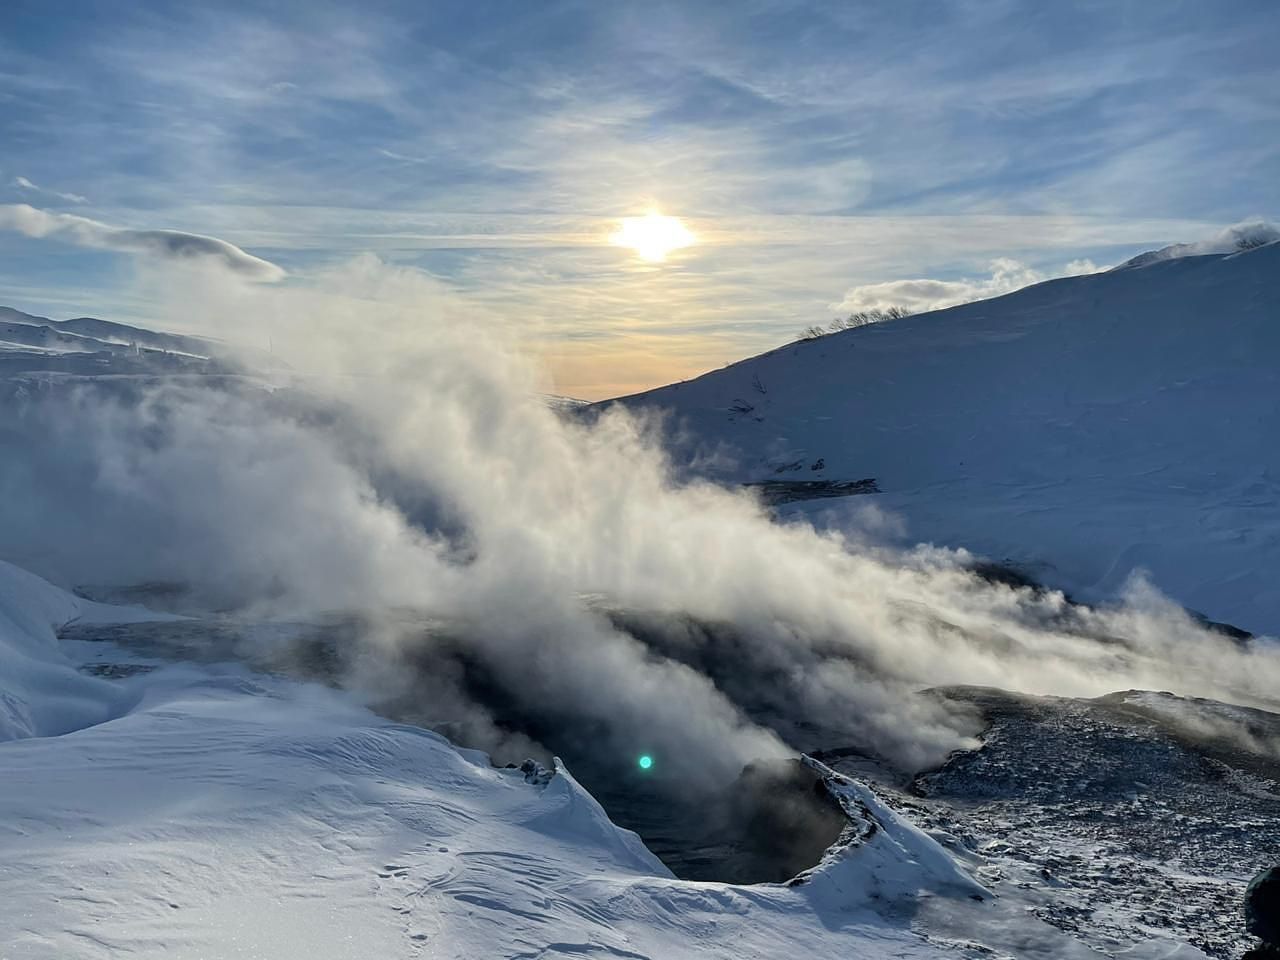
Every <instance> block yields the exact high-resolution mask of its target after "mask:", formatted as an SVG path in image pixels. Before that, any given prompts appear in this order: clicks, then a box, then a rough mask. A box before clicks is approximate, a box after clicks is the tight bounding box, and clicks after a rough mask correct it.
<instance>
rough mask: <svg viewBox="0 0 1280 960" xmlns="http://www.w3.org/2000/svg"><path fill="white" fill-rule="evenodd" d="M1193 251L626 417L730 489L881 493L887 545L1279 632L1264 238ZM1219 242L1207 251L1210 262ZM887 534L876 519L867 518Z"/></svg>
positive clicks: (856, 336) (1032, 290)
mask: <svg viewBox="0 0 1280 960" xmlns="http://www.w3.org/2000/svg"><path fill="white" fill-rule="evenodd" d="M1201 249H1202V248H1201V247H1194V248H1187V249H1181V248H1179V249H1173V248H1171V249H1170V250H1167V251H1164V252H1162V254H1160V255H1158V256H1153V257H1149V258H1146V259H1143V258H1138V259H1137V260H1136V261H1133V262H1131V264H1130V265H1128V266H1127V268H1126V269H1121V270H1114V271H1110V272H1107V273H1098V274H1092V275H1087V276H1080V277H1068V278H1064V279H1060V280H1052V281H1049V282H1047V283H1042V284H1039V285H1036V286H1033V287H1028V288H1026V289H1023V290H1020V291H1017V292H1016V293H1012V294H1009V295H1007V296H1003V297H998V298H995V299H992V300H986V301H981V302H975V303H969V304H965V305H963V306H958V307H953V308H951V309H947V310H940V311H937V312H934V313H929V314H923V315H919V316H913V317H909V318H906V319H901V320H894V321H890V322H885V323H880V324H875V325H873V326H867V327H862V328H858V329H853V330H848V331H845V332H842V333H837V334H831V335H827V336H823V337H821V338H818V339H815V340H802V341H800V342H797V343H793V344H789V345H787V346H785V347H782V348H780V349H777V350H774V351H771V352H769V353H766V354H762V355H761V356H758V357H754V358H751V359H749V360H744V361H742V362H740V363H736V364H733V365H732V366H729V367H726V368H724V369H722V370H717V371H714V372H711V373H708V374H706V375H704V376H702V377H699V378H697V379H695V380H691V381H688V382H684V383H677V384H672V385H670V386H667V387H663V388H661V389H657V390H653V391H650V392H648V393H643V394H639V395H636V396H632V397H626V398H622V399H621V400H619V401H616V402H619V403H622V404H625V405H626V406H628V407H630V408H634V409H640V408H658V409H661V410H665V411H668V412H669V414H670V424H671V428H672V429H671V433H672V435H673V436H674V437H678V438H679V441H678V442H677V443H674V444H673V450H674V451H675V454H674V455H675V456H676V457H677V459H683V460H685V461H686V462H691V463H692V462H696V463H697V464H698V468H699V469H700V470H704V471H706V472H709V473H711V474H712V475H713V476H716V477H718V478H720V479H723V480H727V481H736V482H753V481H754V482H760V481H806V482H807V481H851V480H860V479H865V478H874V479H875V480H876V483H877V485H878V488H879V490H880V491H882V493H881V494H880V495H879V496H878V497H874V498H870V499H868V498H863V497H858V498H851V499H847V500H833V499H823V500H815V501H813V502H812V503H810V504H808V505H807V506H804V507H799V508H798V509H801V510H805V511H806V512H809V513H810V514H812V515H814V516H815V517H822V518H825V519H826V520H827V521H829V522H832V523H834V524H836V525H840V524H844V523H848V522H851V521H852V520H853V519H855V518H856V517H857V514H858V511H859V510H860V509H861V508H863V507H865V505H866V504H867V503H868V502H874V503H875V504H876V505H877V506H879V507H881V508H883V509H885V510H887V511H889V512H891V513H893V514H896V515H897V516H898V517H900V518H902V519H903V520H904V521H905V526H906V530H905V533H904V537H905V538H906V539H909V540H911V541H912V542H914V541H920V540H925V541H932V542H935V543H939V544H946V545H949V546H965V547H968V548H970V549H972V550H974V551H976V552H978V553H980V554H983V555H986V556H988V557H990V558H991V559H993V560H996V561H1012V562H1013V563H1015V564H1017V565H1020V566H1022V567H1024V568H1025V569H1026V570H1027V572H1029V573H1031V574H1032V575H1033V576H1035V577H1037V578H1040V579H1042V580H1044V581H1047V582H1049V583H1052V584H1053V585H1055V586H1061V587H1065V588H1068V589H1071V590H1073V591H1076V592H1077V593H1078V594H1080V595H1081V596H1083V597H1085V598H1090V599H1093V598H1100V597H1107V596H1110V595H1112V594H1113V593H1114V592H1115V591H1116V590H1117V589H1118V588H1119V587H1120V586H1121V585H1122V584H1123V582H1124V581H1125V580H1126V579H1127V578H1128V577H1129V576H1130V575H1131V574H1132V573H1133V572H1134V571H1137V570H1140V569H1145V570H1147V571H1149V572H1150V574H1151V576H1152V578H1153V579H1154V581H1155V583H1156V584H1157V585H1158V586H1159V587H1160V588H1161V589H1162V590H1164V591H1165V592H1167V593H1169V594H1170V595H1171V596H1173V597H1174V598H1175V599H1177V600H1179V601H1180V602H1181V603H1183V604H1185V605H1186V606H1188V607H1190V608H1192V609H1195V610H1197V611H1200V612H1202V613H1204V614H1206V615H1207V616H1209V617H1210V618H1212V619H1215V620H1223V621H1229V622H1232V623H1235V624H1238V625H1240V626H1242V627H1245V628H1247V629H1250V630H1254V631H1262V632H1278V631H1280V590H1277V589H1276V571H1277V570H1280V510H1278V509H1277V505H1278V504H1280V444H1278V443H1277V442H1276V440H1277V438H1280V369H1278V368H1277V364H1276V358H1277V357H1280V243H1277V242H1274V241H1272V242H1269V243H1264V244H1262V245H1256V246H1253V247H1251V248H1249V249H1245V250H1243V251H1242V252H1234V253H1229V254H1222V253H1218V254H1201V255H1188V250H1191V251H1192V252H1199V251H1200V250H1201ZM1214 249H1216V248H1214ZM881 529H882V530H883V529H884V527H883V525H882V526H881Z"/></svg>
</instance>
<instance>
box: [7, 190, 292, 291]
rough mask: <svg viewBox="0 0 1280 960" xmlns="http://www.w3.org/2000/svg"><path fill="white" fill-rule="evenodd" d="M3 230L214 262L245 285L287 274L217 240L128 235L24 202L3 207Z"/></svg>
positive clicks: (175, 234) (167, 233) (160, 233)
mask: <svg viewBox="0 0 1280 960" xmlns="http://www.w3.org/2000/svg"><path fill="white" fill-rule="evenodd" d="M0 229H3V230H14V231H17V232H18V233H22V234H25V235H26V236H28V237H59V238H62V239H65V240H67V241H68V242H70V243H74V244H76V245H78V246H81V247H91V248H94V249H98V250H117V251H120V252H123V253H132V254H140V255H143V256H147V257H152V258H157V259H160V260H171V261H193V260H196V261H202V262H208V263H214V264H216V265H218V266H220V267H222V268H224V269H226V270H228V271H230V272H231V273H233V274H236V275H237V276H240V277H243V278H245V279H247V280H255V281H259V282H264V283H274V282H275V281H277V280H282V279H283V278H284V276H285V272H284V270H282V269H281V268H280V267H278V266H276V265H275V264H274V263H271V262H270V261H267V260H263V259H262V258H260V257H255V256H254V255H253V254H251V253H246V252H245V251H244V250H241V249H240V248H239V247H237V246H236V245H235V244H231V243H227V241H225V240H219V239H217V238H216V237H205V236H201V235H200V234H197V233H182V232H180V231H177V230H129V229H126V228H123V227H112V226H108V225H107V224H105V223H99V222H98V221H97V220H90V219H89V218H88V217H80V216H76V215H74V214H70V213H51V212H49V211H47V210H40V209H37V208H36V207H32V206H30V205H28V204H25V203H9V204H0Z"/></svg>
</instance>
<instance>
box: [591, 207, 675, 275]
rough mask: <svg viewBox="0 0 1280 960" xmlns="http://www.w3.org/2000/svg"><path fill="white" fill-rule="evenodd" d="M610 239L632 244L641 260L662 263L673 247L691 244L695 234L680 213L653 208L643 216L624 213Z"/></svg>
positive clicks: (622, 244) (622, 243) (623, 243)
mask: <svg viewBox="0 0 1280 960" xmlns="http://www.w3.org/2000/svg"><path fill="white" fill-rule="evenodd" d="M609 240H610V242H611V243H613V244H616V245H617V246H619V247H630V248H631V249H632V250H634V251H635V252H636V253H637V254H639V256H640V258H641V259H642V260H648V261H650V262H651V263H661V262H662V261H663V260H665V259H667V254H669V253H670V252H671V251H672V250H679V249H681V248H682V247H687V246H690V245H691V244H692V243H693V242H694V236H693V234H692V233H690V232H689V228H688V227H686V226H685V225H684V222H683V221H682V220H681V219H680V218H679V217H666V216H663V215H662V214H661V213H659V212H658V211H657V210H650V211H649V212H648V213H646V214H645V215H644V216H643V217H623V218H622V223H621V224H620V225H619V227H618V230H617V232H616V233H614V235H613V236H612V237H610V238H609Z"/></svg>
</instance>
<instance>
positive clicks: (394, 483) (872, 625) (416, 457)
mask: <svg viewBox="0 0 1280 960" xmlns="http://www.w3.org/2000/svg"><path fill="white" fill-rule="evenodd" d="M182 277H183V279H182V281H181V283H178V282H176V281H175V280H174V279H173V275H172V274H170V275H168V276H167V277H166V279H164V280H163V281H154V282H155V284H156V286H155V288H154V289H153V291H152V292H153V293H157V292H158V293H159V294H160V295H161V296H163V297H164V298H166V302H167V303H168V307H167V309H168V310H169V315H170V316H171V318H172V321H171V324H170V325H171V326H173V327H174V328H179V327H181V328H183V329H189V330H192V331H196V332H201V333H204V334H206V335H209V336H214V337H217V338H219V339H221V340H223V341H225V342H226V343H228V344H230V345H232V347H237V346H238V347H241V348H243V349H244V355H245V356H253V357H255V359H254V360H253V365H254V366H255V367H256V370H250V371H247V372H246V373H245V375H243V376H237V377H221V378H216V379H215V378H199V379H189V380H178V379H174V378H170V379H168V380H153V381H146V380H143V381H128V382H112V381H103V382H83V383H80V384H74V383H58V384H56V385H54V386H52V387H47V385H46V387H47V388H42V389H34V388H31V387H29V386H28V387H24V388H23V390H22V391H21V398H19V397H18V396H16V395H15V397H13V398H10V399H7V400H6V403H7V404H11V405H12V409H13V410H14V411H15V414H14V416H12V417H11V418H10V422H9V423H8V424H7V425H6V426H5V427H3V428H0V445H2V447H0V456H3V460H2V461H0V490H2V491H3V494H4V496H3V502H2V503H0V550H3V551H4V553H5V555H6V556H10V557H12V558H13V559H15V560H19V562H26V563H28V564H29V565H32V566H34V567H35V568H36V569H37V570H39V571H40V572H44V573H47V574H52V575H54V576H56V577H58V578H60V579H62V580H63V581H64V582H65V581H70V582H73V583H99V584H101V583H107V582H114V583H140V582H145V581H157V580H165V581H174V580H176V581H181V582H184V583H186V584H189V585H192V587H193V588H194V589H195V590H197V591H198V594H197V599H198V600H199V601H200V602H201V603H203V604H204V605H205V606H206V607H208V608H210V609H238V610H242V611H244V610H248V611H254V612H255V613H258V614H265V613H271V614H288V615H291V616H307V615H318V614H321V613H331V612H335V611H349V612H359V613H360V614H361V616H362V619H361V621H360V622H361V623H362V624H363V627H362V629H361V630H360V632H359V635H358V636H356V637H354V638H353V639H352V641H351V642H352V643H354V644H358V645H359V647H360V656H358V657H353V658H351V660H350V669H351V670H352V671H353V683H354V684H355V685H356V686H358V687H359V686H363V687H365V688H366V689H369V688H373V687H377V686H380V685H388V686H394V685H395V684H396V683H398V682H400V680H398V679H397V676H398V673H399V671H398V665H399V664H403V663H404V662H405V657H406V656H414V655H416V654H419V653H422V652H423V650H424V649H425V648H429V647H431V646H432V645H433V644H436V645H440V644H445V643H446V641H445V640H444V639H441V638H442V637H447V638H448V639H447V645H448V652H449V657H448V658H445V657H441V658H438V659H435V660H429V661H428V662H430V663H434V664H435V665H436V666H437V667H438V668H439V669H438V670H436V671H435V673H433V675H432V676H431V678H430V683H429V684H428V685H427V686H426V687H419V688H418V689H419V695H421V696H424V697H425V698H426V699H429V700H430V701H431V703H429V704H427V705H425V706H424V709H425V710H426V711H427V712H428V713H431V714H432V715H433V716H435V717H436V718H437V719H439V720H440V721H442V722H444V721H450V722H456V723H459V724H463V725H464V726H465V728H466V729H468V730H469V731H471V737H472V739H478V740H479V741H481V742H479V743H476V744H475V745H479V746H486V747H490V748H494V749H498V748H502V747H504V746H506V745H509V741H507V740H506V739H505V738H508V737H510V736H512V735H513V732H512V731H511V730H504V729H503V723H502V721H501V718H495V717H494V716H491V715H490V713H489V711H488V710H487V709H486V707H485V706H484V705H483V704H482V703H480V702H479V700H478V698H477V697H476V696H475V694H474V690H473V689H472V687H471V686H470V685H469V681H468V678H467V670H468V665H469V666H470V668H471V669H473V670H474V671H478V672H479V673H482V674H483V676H484V677H485V682H486V683H487V684H490V685H496V686H497V688H499V689H500V690H501V691H502V694H503V696H504V697H506V698H508V699H510V700H511V702H512V703H513V704H514V705H515V707H516V709H523V710H534V709H538V708H539V707H540V706H542V707H546V708H554V710H556V711H558V712H559V713H560V714H561V715H563V716H565V717H567V718H569V719H570V720H571V721H572V722H575V723H578V724H580V725H581V726H582V728H583V729H584V730H589V731H591V732H592V735H598V736H599V737H600V738H601V739H602V741H603V742H606V743H609V744H614V745H617V746H618V747H619V748H620V749H628V748H629V747H630V746H632V745H641V744H642V745H643V747H644V749H646V750H651V751H653V752H655V753H657V754H659V755H661V756H662V757H663V758H664V761H663V762H664V763H665V764H666V765H667V766H668V767H673V766H674V767H678V768H679V769H680V770H681V771H682V772H684V773H686V774H688V775H691V776H692V775H695V774H696V775H698V776H701V777H703V778H705V779H707V780H709V781H717V782H722V781H724V780H725V779H727V778H729V777H732V776H733V775H735V774H736V773H737V772H738V770H740V769H741V767H742V766H743V764H744V763H746V762H748V761H751V760H754V759H757V758H769V757H778V756H785V755H788V754H790V753H792V752H793V751H794V749H795V748H797V747H800V746H804V745H805V743H804V742H803V741H804V739H805V737H806V736H811V735H812V733H811V732H812V731H813V730H822V731H829V732H831V734H832V735H833V736H839V737H843V738H845V741H847V742H855V743H858V744H860V745H862V746H863V747H865V748H868V749H871V750H875V751H877V752H879V753H880V754H882V755H884V756H886V757H888V758H890V759H892V760H893V761H895V762H897V763H899V764H901V765H902V766H904V767H906V768H918V767H921V766H923V765H926V764H928V763H931V762H935V761H937V760H938V759H940V758H941V757H943V756H945V754H946V753H947V752H948V751H950V750H953V749H956V748H958V747H961V746H964V745H966V744H970V743H972V739H971V738H972V735H973V733H974V727H973V721H972V718H971V717H970V716H969V715H968V714H967V713H966V712H965V711H964V710H963V709H962V708H961V707H959V706H955V705H951V704H949V703H948V702H947V701H945V700H941V699H938V698H932V697H924V696H920V695H919V692H918V691H920V689H921V688H923V687H926V686H931V685H940V684H953V683H970V684H986V685H993V686H999V687H1003V688H1007V689H1013V690H1021V691H1026V692H1031V693H1047V694H1062V695H1099V694H1103V693H1107V692H1110V691H1114V690H1117V689H1124V688H1155V689H1167V690H1172V691H1175V692H1179V693H1186V694H1195V695H1202V696H1209V697H1214V698H1219V699H1224V700H1230V701H1235V702H1240V703H1262V702H1266V701H1267V700H1268V698H1270V697H1273V696H1274V691H1276V690H1277V689H1280V654H1277V652H1276V648H1275V647H1274V646H1273V645H1268V644H1265V643H1253V644H1240V643H1237V642H1235V641H1233V640H1230V639H1228V638H1226V637H1223V636H1221V635H1219V634H1216V633H1212V632H1209V631H1207V630H1205V629H1203V628H1202V627H1200V626H1199V625H1198V624H1196V623H1195V622H1194V621H1193V620H1192V619H1191V618H1190V617H1189V616H1187V615H1186V614H1185V613H1184V612H1183V611H1181V610H1180V609H1179V608H1178V607H1176V606H1175V605H1174V604H1172V603H1170V602H1168V601H1167V600H1164V599H1163V598H1162V597H1161V596H1160V595H1159V594H1158V593H1157V592H1156V591H1155V590H1154V589H1153V588H1151V587H1149V586H1147V585H1145V584H1141V583H1138V584H1135V585H1134V588H1133V589H1132V590H1131V591H1130V594H1129V595H1128V597H1127V598H1125V602H1124V603H1123V604H1121V605H1117V606H1116V607H1114V608H1108V609H1093V610H1088V609H1081V608H1077V607H1073V606H1072V605H1070V604H1069V603H1067V601H1066V600H1065V599H1064V598H1063V597H1062V596H1061V595H1060V594H1056V593H1053V592H1045V591H1034V590H1030V589H1014V588H1011V587H1008V586H1004V585H999V584H991V583H988V582H986V581H984V580H982V579H980V578H978V577H976V576H975V575H974V574H973V573H971V572H970V570H969V569H968V560H969V558H968V557H967V556H965V555H964V554H962V553H957V552H953V551H947V550H941V549H933V548H927V549H926V548H921V549H918V550H916V551H913V552H910V553H905V554H904V553H900V552H893V551H890V550H888V549H885V548H879V547H876V546H874V545H870V544H867V543H865V542H863V541H861V540H855V539H853V538H851V537H848V538H847V537H842V536H841V535H840V534H839V533H837V532H818V531H815V530H814V529H813V528H811V527H809V526H807V525H804V524H785V525H784V524H779V523H777V522H774V521H773V520H771V519H770V518H769V516H768V515H767V514H766V512H765V511H764V510H763V509H762V507H761V506H760V505H759V504H758V503H757V502H756V501H755V500H754V499H753V498H752V497H751V496H750V495H748V494H747V493H745V492H740V491H730V490H726V489H722V488H720V487H717V486H713V485H711V484H708V483H704V482H699V481H691V482H686V481H677V480H676V479H675V478H674V475H673V472H672V471H671V469H670V468H669V465H668V463H667V461H666V459H665V458H664V456H663V454H662V451H661V449H660V447H659V445H658V443H657V441H656V436H657V432H656V430H654V429H652V427H653V425H652V424H646V423H645V422H643V421H641V420H637V419H634V418H632V417H629V416H627V415H625V414H624V413H622V412H620V411H612V412H609V413H606V414H604V415H602V416H601V417H600V418H599V419H598V420H597V421H595V422H591V423H586V422H567V421H566V420H564V419H563V418H561V417H560V416H558V415H557V414H556V413H554V412H553V411H552V410H550V409H549V408H548V407H547V406H546V405H545V404H544V403H543V402H542V401H541V400H539V399H538V397H537V394H538V392H539V389H540V388H541V387H543V386H544V384H543V383H542V382H541V381H540V379H539V374H538V370H537V367H536V365H534V364H533V363H531V362H530V361H529V360H527V359H526V358H524V357H523V356H522V355H521V354H520V351H519V350H518V349H516V348H515V347H514V346H512V345H511V344H510V343H505V342H503V341H502V339H501V338H500V337H499V336H498V335H497V334H496V333H495V332H494V331H492V330H490V329H488V328H487V327H486V325H485V323H484V322H483V321H481V320H479V319H477V318H475V317H474V316H472V315H470V314H469V313H468V312H467V311H466V310H465V309H464V308H463V307H462V306H461V305H460V304H459V303H457V302H456V300H454V299H453V298H452V297H451V296H450V295H449V294H448V292H447V291H445V290H444V289H443V288H441V287H440V286H439V285H438V284H436V283H435V282H433V281H431V280H430V279H429V278H426V277H424V276H422V275H420V274H418V273H416V272H414V271H409V270H401V269H394V268H391V267H388V266H385V265H383V264H381V263H379V262H378V261H376V260H373V259H372V258H364V259H360V260H357V261H355V262H354V263H351V264H348V265H346V266H345V267H343V268H341V269H337V270H333V271H331V272H329V273H328V274H326V275H324V276H322V277H320V278H319V279H318V280H317V281H316V282H315V283H313V284H312V285H310V286H307V287H302V286H295V287H262V286H254V285H249V284H242V283H238V282H234V281H228V280H227V279H226V278H225V276H222V277H214V276H213V275H212V274H209V273H205V272H200V271H198V270H196V269H193V270H191V271H184V272H183V274H182ZM268 342H269V343H270V344H271V346H272V350H273V353H274V362H273V363H274V365H273V369H272V370H271V371H270V372H269V373H264V372H263V370H262V367H263V366H264V365H263V363H262V362H261V352H262V349H263V347H264V346H265V345H266V344H267V343H268ZM268 366H271V365H268ZM392 611H395V615H394V616H393V615H392ZM405 611H415V612H417V615H419V616H418V619H416V620H415V619H413V618H412V617H410V618H408V620H406V617H405V614H404V612H405ZM423 618H427V619H430V621H431V622H433V623H439V624H445V625H446V628H445V629H443V630H436V631H432V630H425V629H423V628H422V626H421V624H422V623H423V622H425V621H424V619H423ZM406 623H413V624H417V625H416V626H414V627H412V628H410V627H407V626H406V625H405V624H406ZM428 652H429V651H428ZM446 663H448V664H452V666H451V667H449V668H447V669H446V667H445V666H443V665H444V664H446ZM422 690H426V691H427V692H426V693H421V691H422ZM805 731H810V733H808V734H806V732H805ZM523 746H524V744H523V742H520V743H517V748H523Z"/></svg>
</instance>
